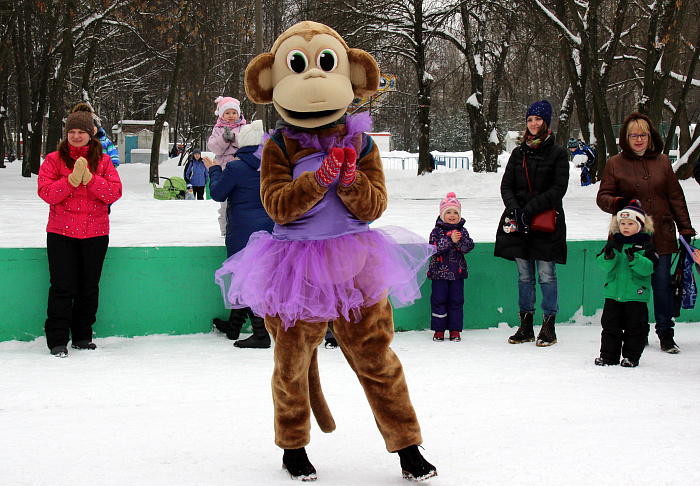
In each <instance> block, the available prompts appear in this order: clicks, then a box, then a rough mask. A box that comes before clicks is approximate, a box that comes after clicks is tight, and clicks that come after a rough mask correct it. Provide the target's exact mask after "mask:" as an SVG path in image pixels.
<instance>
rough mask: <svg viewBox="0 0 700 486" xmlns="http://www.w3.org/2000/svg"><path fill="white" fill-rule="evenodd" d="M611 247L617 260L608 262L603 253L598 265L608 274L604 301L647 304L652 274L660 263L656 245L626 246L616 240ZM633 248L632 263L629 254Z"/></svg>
mask: <svg viewBox="0 0 700 486" xmlns="http://www.w3.org/2000/svg"><path fill="white" fill-rule="evenodd" d="M608 245H611V246H612V248H613V250H614V253H615V257H614V258H612V259H610V260H608V259H607V258H605V250H603V251H602V252H600V254H599V255H598V258H597V260H596V261H597V263H598V266H599V267H600V268H602V269H603V270H605V271H606V272H608V274H607V276H606V277H605V289H604V291H603V295H604V296H605V298H606V299H615V300H616V301H618V302H635V301H636V302H648V301H649V296H650V295H651V274H652V273H654V269H655V268H656V266H657V265H658V263H659V256H658V254H657V253H656V248H655V247H654V245H653V244H652V243H651V242H650V241H644V242H641V243H624V244H623V243H620V242H619V241H614V242H611V243H608ZM633 247H634V248H633ZM630 248H633V250H634V252H633V253H632V255H633V258H632V261H629V259H628V256H627V255H628V253H626V250H628V249H630Z"/></svg>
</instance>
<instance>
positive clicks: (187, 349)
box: [0, 324, 700, 486]
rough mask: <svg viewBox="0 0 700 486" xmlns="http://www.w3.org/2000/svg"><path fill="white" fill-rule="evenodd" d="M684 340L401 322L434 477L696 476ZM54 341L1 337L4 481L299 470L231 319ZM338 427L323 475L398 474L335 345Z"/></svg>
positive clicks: (679, 480)
mask: <svg viewBox="0 0 700 486" xmlns="http://www.w3.org/2000/svg"><path fill="white" fill-rule="evenodd" d="M677 328H678V329H677V338H678V343H679V345H680V347H681V348H682V352H681V353H680V354H678V355H675V356H672V355H668V354H666V353H663V352H661V351H660V350H659V348H658V344H657V341H656V339H654V338H652V345H651V346H649V347H648V348H647V349H646V351H645V353H644V355H643V356H642V360H641V364H640V366H639V367H638V368H634V369H631V368H621V367H619V366H615V367H606V368H601V367H597V366H594V365H593V358H595V357H596V356H597V353H598V347H599V344H600V337H599V336H600V331H599V327H598V326H560V327H559V328H558V336H559V343H558V344H556V345H554V346H552V347H551V348H537V347H535V345H534V343H529V344H522V345H512V344H508V343H507V342H506V341H507V337H508V336H509V335H510V334H511V332H512V330H509V329H507V328H499V329H485V330H470V331H467V332H465V333H464V335H463V336H464V340H463V341H462V342H461V343H451V342H444V343H434V342H432V341H431V334H430V332H428V331H422V332H421V331H412V332H404V333H398V334H397V335H396V338H395V340H394V345H393V348H394V349H395V350H396V352H397V353H398V355H399V357H400V358H401V360H402V362H403V364H404V367H405V370H406V375H407V377H408V381H409V387H410V390H411V397H412V399H413V402H414V406H415V407H416V410H417V412H418V416H419V419H420V422H421V426H422V429H423V439H424V444H423V446H424V447H425V450H424V451H423V452H424V455H425V456H426V458H428V459H429V460H430V461H431V462H433V463H434V464H435V465H436V466H437V468H438V472H439V476H438V477H436V478H434V479H431V480H430V481H429V482H428V484H431V485H435V486H437V485H443V486H447V485H454V486H463V485H465V484H469V485H471V484H473V485H508V486H511V485H564V484H566V485H571V486H576V485H581V486H589V485H598V486H607V485H609V486H621V485H630V486H632V485H634V486H639V485H654V486H658V485H697V484H700V469H699V468H698V466H697V453H698V450H700V422H699V420H698V418H699V417H700V384H699V383H698V376H700V326H698V325H697V324H679V325H678V326H677ZM95 342H96V343H97V345H98V346H99V348H98V350H97V351H94V352H91V351H80V352H79V351H74V350H71V352H70V354H69V357H68V358H67V359H57V358H54V357H52V356H50V355H49V354H48V352H47V350H46V344H45V341H44V339H43V338H40V339H37V340H36V341H34V342H31V343H24V342H16V341H13V342H5V343H0V363H1V365H0V366H1V368H2V373H1V374H0V430H1V431H2V433H1V435H0V437H1V438H0V478H1V479H0V483H2V484H3V485H12V486H16V485H31V486H34V485H42V484H47V485H48V484H52V485H71V486H79V485H86V486H87V485H89V486H93V485H101V486H102V485H104V486H106V485H123V484H130V485H164V486H165V485H168V486H190V485H224V484H230V485H237V486H238V485H240V486H248V485H251V486H256V485H280V486H282V485H287V486H289V485H291V484H292V483H291V481H290V479H289V478H288V477H287V476H286V475H285V473H284V472H283V471H282V469H281V458H282V453H281V450H280V449H278V448H277V447H276V446H275V445H274V443H273V430H272V403H271V394H270V384H269V383H270V376H271V372H272V356H271V354H272V352H271V350H241V349H237V348H234V347H233V346H232V345H231V342H230V341H228V340H227V339H226V338H225V337H224V336H223V335H222V334H218V333H209V334H195V335H188V336H148V337H139V338H133V339H126V338H113V337H112V338H104V339H99V338H98V339H96V340H95ZM319 353H320V368H321V379H322V382H323V388H324V392H325V394H326V397H327V399H328V402H329V404H330V407H331V410H332V412H333V414H334V416H335V419H336V422H337V425H338V429H337V430H336V431H335V432H334V433H332V434H330V435H326V434H323V433H321V432H320V430H319V429H318V427H317V426H316V425H315V424H313V425H312V439H311V444H310V445H309V446H308V447H307V451H308V453H309V457H310V459H311V461H312V462H313V463H314V465H315V466H316V468H317V470H318V475H319V480H318V481H317V483H318V484H319V485H327V486H348V485H362V486H370V485H377V486H379V485H397V486H398V485H401V484H407V483H406V482H405V481H404V480H403V479H401V472H400V468H399V462H398V458H397V456H396V455H392V454H388V453H387V452H386V450H385V449H384V446H383V442H382V440H381V437H380V435H379V433H378V431H377V429H376V427H375V425H374V420H373V419H372V415H371V412H370V409H369V406H368V405H367V401H366V400H365V398H364V395H363V393H362V390H361V388H360V386H359V384H358V382H357V379H356V378H355V376H354V374H353V373H352V371H351V370H350V368H349V366H348V365H347V363H346V362H345V360H344V358H343V356H342V354H341V353H340V351H339V350H329V349H325V348H321V349H320V350H319Z"/></svg>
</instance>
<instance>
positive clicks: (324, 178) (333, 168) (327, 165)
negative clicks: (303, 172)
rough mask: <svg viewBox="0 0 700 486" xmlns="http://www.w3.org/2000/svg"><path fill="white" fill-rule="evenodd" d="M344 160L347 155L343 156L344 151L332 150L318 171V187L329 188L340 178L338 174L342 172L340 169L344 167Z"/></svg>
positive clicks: (336, 148) (339, 149)
mask: <svg viewBox="0 0 700 486" xmlns="http://www.w3.org/2000/svg"><path fill="white" fill-rule="evenodd" d="M344 160H345V154H343V149H341V148H338V147H335V148H332V149H331V153H330V155H329V156H328V157H326V158H325V159H323V162H321V167H319V168H318V170H316V182H318V185H319V186H321V187H328V186H329V185H330V184H331V182H333V181H334V180H335V178H336V177H338V172H340V167H341V166H342V165H343V161H344Z"/></svg>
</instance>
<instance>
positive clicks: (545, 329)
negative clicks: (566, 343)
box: [535, 314, 557, 347]
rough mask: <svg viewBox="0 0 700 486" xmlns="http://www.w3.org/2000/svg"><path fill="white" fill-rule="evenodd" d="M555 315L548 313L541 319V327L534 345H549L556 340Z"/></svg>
mask: <svg viewBox="0 0 700 486" xmlns="http://www.w3.org/2000/svg"><path fill="white" fill-rule="evenodd" d="M556 317H557V316H555V315H553V314H550V315H548V316H544V318H543V319H542V329H540V333H539V334H538V335H537V342H536V343H535V345H536V346H540V347H542V346H551V345H552V344H556V342H557V333H556V332H555V330H554V319H555V318H556Z"/></svg>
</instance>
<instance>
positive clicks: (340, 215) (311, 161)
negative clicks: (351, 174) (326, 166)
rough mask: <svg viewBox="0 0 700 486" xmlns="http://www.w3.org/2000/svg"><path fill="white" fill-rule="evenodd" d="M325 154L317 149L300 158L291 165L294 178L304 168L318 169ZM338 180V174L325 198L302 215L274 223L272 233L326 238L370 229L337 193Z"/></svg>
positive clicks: (279, 237)
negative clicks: (287, 221)
mask: <svg viewBox="0 0 700 486" xmlns="http://www.w3.org/2000/svg"><path fill="white" fill-rule="evenodd" d="M326 157H328V153H327V152H317V153H314V154H311V155H307V156H306V157H303V158H301V159H299V161H298V162H297V163H296V164H295V165H294V168H293V169H292V178H293V179H296V178H297V177H299V176H300V175H301V174H302V173H303V172H309V171H315V170H316V169H318V168H319V167H320V166H321V162H323V159H325V158H326ZM339 180H340V178H339V177H336V179H335V180H334V181H333V182H331V184H330V186H328V191H327V192H326V194H325V195H324V196H323V199H321V200H320V201H319V202H317V203H316V205H315V206H314V207H313V208H311V209H310V210H309V211H308V212H307V213H306V214H304V215H303V216H302V217H301V218H299V219H297V220H296V221H292V222H291V223H287V224H284V225H281V224H275V228H274V230H273V232H272V236H273V237H274V238H275V239H277V240H326V239H329V238H335V237H336V236H341V235H347V234H352V233H361V232H363V231H367V230H368V229H369V225H368V224H367V223H365V222H364V221H360V220H359V219H357V218H356V217H355V216H354V215H353V214H352V213H351V212H350V211H349V210H348V208H347V207H346V206H345V204H344V203H343V201H342V200H341V199H340V196H338V193H337V187H338V183H339Z"/></svg>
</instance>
